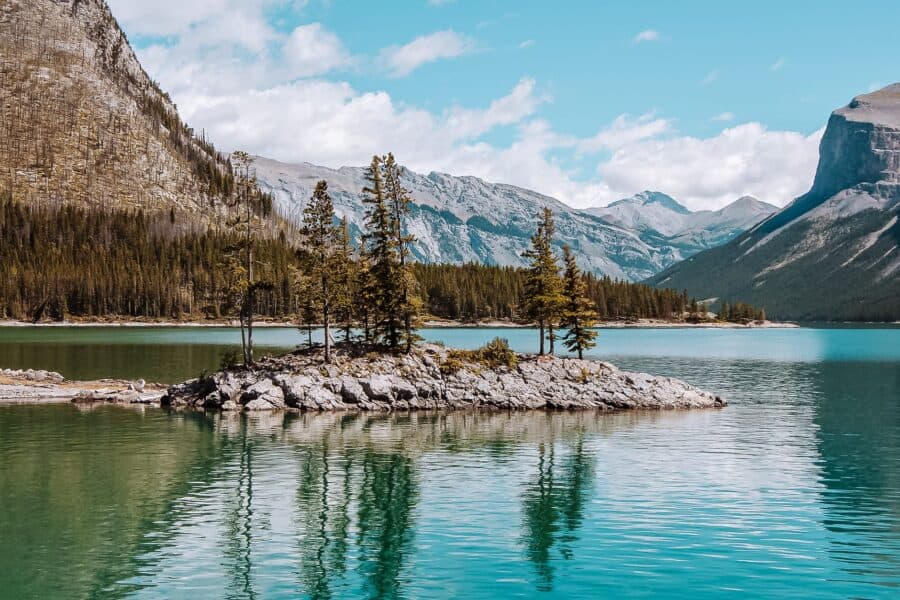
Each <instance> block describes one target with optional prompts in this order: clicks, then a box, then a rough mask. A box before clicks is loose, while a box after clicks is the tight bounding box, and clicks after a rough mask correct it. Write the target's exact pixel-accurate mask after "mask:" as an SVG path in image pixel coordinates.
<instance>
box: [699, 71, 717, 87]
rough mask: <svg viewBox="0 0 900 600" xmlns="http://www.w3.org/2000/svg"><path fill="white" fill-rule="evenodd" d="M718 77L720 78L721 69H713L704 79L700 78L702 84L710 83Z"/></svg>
mask: <svg viewBox="0 0 900 600" xmlns="http://www.w3.org/2000/svg"><path fill="white" fill-rule="evenodd" d="M718 78H719V70H718V69H713V70H712V71H710V72H709V73H707V74H706V76H705V77H704V78H703V79H701V80H700V85H709V84H711V83H712V82H714V81H715V80H716V79H718Z"/></svg>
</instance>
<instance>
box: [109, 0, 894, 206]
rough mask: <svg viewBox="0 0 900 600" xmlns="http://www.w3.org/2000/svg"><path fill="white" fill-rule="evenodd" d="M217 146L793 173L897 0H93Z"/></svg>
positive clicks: (458, 168)
mask: <svg viewBox="0 0 900 600" xmlns="http://www.w3.org/2000/svg"><path fill="white" fill-rule="evenodd" d="M109 3H110V5H111V7H112V9H113V12H114V14H115V15H116V16H117V17H118V18H119V19H120V21H121V22H122V25H123V27H124V29H125V31H126V32H127V33H128V34H129V38H130V39H131V40H132V42H133V43H134V45H135V48H136V50H137V52H138V56H139V58H141V60H142V62H143V63H144V65H145V67H146V68H147V70H148V71H149V72H150V74H151V75H152V76H154V77H155V78H156V79H158V80H159V81H160V83H161V84H162V85H163V87H164V88H165V89H168V90H169V91H170V92H171V93H172V95H173V97H174V99H175V100H176V102H177V103H178V104H179V106H180V108H181V111H182V113H183V116H185V118H186V119H187V120H188V121H189V122H190V123H191V124H192V125H193V126H195V127H196V128H198V129H199V128H204V129H206V130H207V131H208V133H209V135H210V136H211V137H212V139H213V141H215V142H216V143H217V145H219V146H220V147H221V148H223V149H226V150H231V149H233V148H238V147H240V148H242V149H247V150H250V151H252V152H257V153H260V154H264V155H267V156H270V157H273V158H277V159H280V160H285V161H291V162H293V161H304V160H305V161H309V162H314V163H319V164H326V165H329V166H340V165H342V164H354V165H355V164H362V163H364V162H365V158H366V156H370V155H371V154H372V153H376V152H378V153H381V152H386V151H388V150H393V151H394V152H395V153H397V154H398V157H399V158H400V159H401V160H402V162H404V163H406V164H408V165H409V166H410V167H411V168H414V169H416V170H421V171H428V170H432V169H434V170H440V171H446V172H450V173H453V174H457V175H464V174H471V175H477V176H481V177H484V178H485V179H488V180H492V181H502V182H507V183H513V184H517V185H522V186H524V187H530V188H532V189H536V190H537V191H540V192H544V193H547V194H550V195H553V196H556V197H559V198H560V199H561V200H563V201H566V202H569V203H570V204H573V205H576V206H591V205H597V204H605V203H608V202H610V201H612V200H615V199H617V198H619V197H623V196H625V195H630V194H632V193H635V192H638V191H641V190H643V189H647V188H650V189H659V190H660V191H663V192H666V193H669V194H671V195H673V196H675V197H676V198H677V199H678V200H680V201H682V202H683V203H684V204H686V205H688V206H689V207H691V208H716V207H718V206H722V205H724V204H725V203H727V202H729V201H730V200H733V199H735V198H737V197H738V196H740V195H743V194H752V195H755V196H757V197H759V198H761V199H763V200H767V201H770V202H773V203H776V204H784V203H786V202H787V201H789V200H790V199H791V198H792V197H794V196H796V195H798V194H800V193H802V192H803V191H805V189H806V188H807V187H808V185H809V183H810V181H811V178H812V175H813V172H814V169H815V162H816V158H817V144H818V139H819V136H820V135H821V128H822V127H823V126H824V124H825V122H826V120H827V117H828V114H829V113H830V111H831V110H833V109H835V108H837V107H838V106H841V105H843V104H845V103H847V102H848V101H849V100H850V98H852V97H853V96H854V95H857V94H860V93H864V92H866V91H869V90H871V89H874V88H877V87H881V86H883V85H887V84H889V83H892V82H894V81H896V80H898V79H900V77H898V75H897V57H898V56H900V41H898V39H900V36H898V35H897V34H896V27H897V24H898V23H900V2H897V1H896V0H895V1H869V2H860V3H857V4H855V5H853V7H852V16H851V15H850V13H851V9H850V8H849V6H848V5H847V3H846V2H841V3H838V2H830V1H817V2H809V1H800V0H797V1H790V2H786V1H784V0H782V1H781V2H771V1H764V2H753V3H750V2H741V3H736V2H701V1H694V2H690V1H686V2H662V1H659V2H650V1H646V2H638V1H632V2H599V1H597V2H586V1H585V2H558V3H548V2H535V1H520V2H500V1H479V2H475V1H468V0H455V1H446V0H444V1H442V2H441V1H439V2H434V1H432V2H429V0H406V1H397V2H391V3H387V4H385V3H373V2H358V1H357V2H342V1H340V0H332V1H329V2H323V1H321V0H308V1H297V0H294V1H291V0H244V1H243V2H238V1H237V0H180V1H177V0H157V1H156V2H154V3H146V2H144V1H143V0H109Z"/></svg>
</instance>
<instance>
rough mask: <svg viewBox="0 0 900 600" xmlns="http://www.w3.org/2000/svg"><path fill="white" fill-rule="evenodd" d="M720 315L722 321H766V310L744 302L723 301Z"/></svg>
mask: <svg viewBox="0 0 900 600" xmlns="http://www.w3.org/2000/svg"><path fill="white" fill-rule="evenodd" d="M718 316H719V320H720V321H728V322H729V323H746V322H748V321H765V320H766V311H765V310H764V309H761V308H756V307H755V306H751V305H750V304H744V303H743V302H735V303H734V304H729V303H728V302H727V301H723V302H722V306H721V308H719V315H718Z"/></svg>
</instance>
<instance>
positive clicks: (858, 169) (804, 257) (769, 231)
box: [650, 84, 900, 321]
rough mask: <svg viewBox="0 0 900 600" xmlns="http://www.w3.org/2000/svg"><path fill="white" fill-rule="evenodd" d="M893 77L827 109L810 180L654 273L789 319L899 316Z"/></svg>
mask: <svg viewBox="0 0 900 600" xmlns="http://www.w3.org/2000/svg"><path fill="white" fill-rule="evenodd" d="M898 215H900V84H893V85H890V86H888V87H886V88H884V89H882V90H878V91H876V92H873V93H871V94H866V95H863V96H859V97H857V98H854V99H853V101H852V102H850V104H848V105H847V106H846V107H843V108H841V109H838V110H836V111H835V112H834V113H833V114H832V115H831V118H830V119H829V121H828V127H827V129H826V131H825V135H824V136H823V138H822V143H821V146H820V158H819V166H818V169H817V172H816V178H815V181H814V183H813V186H812V189H811V190H810V191H809V192H808V193H806V194H804V195H803V196H801V197H799V198H797V199H796V200H794V202H792V203H791V204H789V205H788V206H787V207H785V208H784V209H783V210H782V211H780V212H779V213H778V214H776V215H774V216H772V217H771V218H769V219H767V220H766V221H764V222H762V223H761V224H759V225H758V226H756V227H753V228H752V229H750V230H749V231H748V232H746V233H745V234H743V235H741V236H739V237H737V238H736V239H735V240H734V241H732V242H731V243H729V244H726V245H725V246H722V247H720V248H716V249H714V250H710V251H708V252H704V253H701V254H699V255H697V256H695V257H692V258H691V259H688V260H687V261H685V262H683V263H680V264H677V265H675V266H673V267H671V268H669V269H667V270H666V271H664V272H663V273H661V274H659V275H657V276H655V277H653V278H652V279H651V280H650V282H651V283H654V284H656V285H660V286H672V287H676V288H678V289H681V288H682V287H684V288H686V289H687V290H688V291H689V292H690V293H691V294H692V295H696V296H698V297H701V298H719V299H726V300H729V301H733V300H742V301H746V302H752V303H754V304H758V305H763V306H765V307H766V308H767V311H768V313H769V315H774V316H777V317H781V318H795V319H811V320H815V319H824V320H831V319H841V320H843V319H852V320H858V319H862V320H891V321H892V320H897V319H900V252H898V243H900V223H898Z"/></svg>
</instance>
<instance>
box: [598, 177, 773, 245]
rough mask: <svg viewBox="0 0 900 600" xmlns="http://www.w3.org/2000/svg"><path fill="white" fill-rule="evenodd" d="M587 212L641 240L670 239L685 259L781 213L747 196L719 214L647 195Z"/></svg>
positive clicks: (664, 195)
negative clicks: (624, 229)
mask: <svg viewBox="0 0 900 600" xmlns="http://www.w3.org/2000/svg"><path fill="white" fill-rule="evenodd" d="M586 212H588V213H590V214H592V215H596V216H598V217H602V218H603V219H606V220H607V221H609V222H611V223H615V224H617V225H620V226H622V227H625V228H627V229H631V230H633V231H635V232H637V233H638V235H640V236H641V237H642V238H644V237H649V238H651V239H656V238H659V237H660V236H662V237H665V238H668V240H669V242H670V243H671V245H672V246H673V247H674V248H676V249H677V250H678V251H679V255H680V256H681V257H682V258H684V257H687V256H690V255H692V254H695V253H697V252H699V251H701V250H706V249H707V248H713V247H715V246H719V245H721V244H724V243H725V242H727V241H728V240H730V239H731V238H733V237H735V236H736V235H738V234H739V233H742V232H744V231H746V230H747V229H749V228H750V227H752V226H754V225H756V224H757V223H759V222H760V221H762V220H763V219H765V218H767V217H768V216H770V215H772V214H774V213H776V212H778V207H777V206H773V205H771V204H767V203H765V202H760V201H759V200H757V199H756V198H753V197H752V196H744V197H742V198H739V199H737V200H735V201H734V202H732V203H731V204H729V205H728V206H726V207H724V208H721V209H719V210H716V211H712V210H701V211H697V212H692V211H690V210H688V209H687V208H686V207H684V206H682V205H681V204H679V203H678V202H676V201H675V200H674V199H673V198H672V197H671V196H667V195H666V194H663V193H660V192H650V191H647V192H641V193H640V194H637V195H635V196H632V197H631V198H625V199H623V200H619V201H617V202H613V203H612V204H610V205H609V206H598V207H595V208H589V209H587V211H586Z"/></svg>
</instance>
